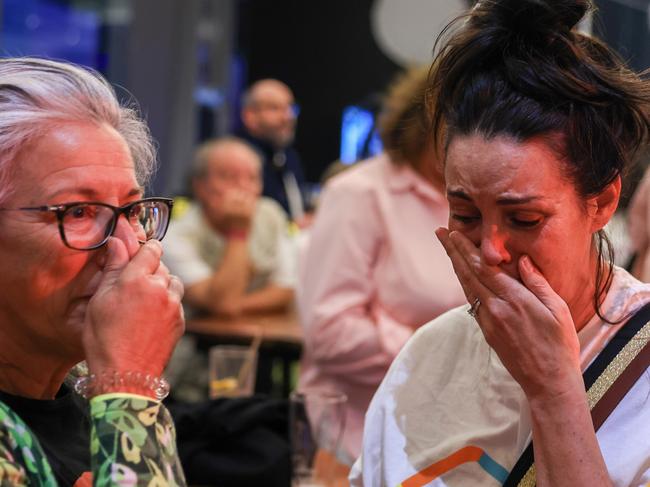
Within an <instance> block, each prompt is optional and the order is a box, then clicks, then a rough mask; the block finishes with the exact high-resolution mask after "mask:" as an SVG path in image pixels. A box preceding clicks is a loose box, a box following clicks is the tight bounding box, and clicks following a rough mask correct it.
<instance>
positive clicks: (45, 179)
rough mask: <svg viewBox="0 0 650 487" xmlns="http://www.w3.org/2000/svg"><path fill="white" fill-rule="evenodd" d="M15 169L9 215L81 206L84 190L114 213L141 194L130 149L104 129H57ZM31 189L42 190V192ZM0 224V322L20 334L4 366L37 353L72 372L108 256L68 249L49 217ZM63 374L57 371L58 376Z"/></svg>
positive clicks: (26, 216) (8, 218)
mask: <svg viewBox="0 0 650 487" xmlns="http://www.w3.org/2000/svg"><path fill="white" fill-rule="evenodd" d="M62 132H63V133H62ZM98 147H101V148H102V149H101V150H99V149H97V148H98ZM16 167H17V169H18V170H17V171H16V175H15V177H14V184H15V185H16V188H17V191H16V192H15V193H14V194H13V195H12V197H11V198H10V200H9V201H7V202H6V203H5V205H4V206H6V207H11V208H18V207H23V206H39V205H43V204H56V203H64V202H67V201H68V198H71V197H72V196H75V198H73V199H78V198H79V196H81V197H82V200H83V199H85V198H84V195H83V194H79V192H78V191H77V188H79V187H81V188H85V189H88V190H90V191H88V192H87V193H86V195H85V196H88V195H90V194H91V193H94V194H93V198H92V199H94V200H98V201H101V202H104V203H108V204H112V205H115V206H119V205H123V204H125V203H128V202H130V201H133V200H135V199H138V198H139V196H140V194H141V188H140V185H139V184H138V182H137V181H136V179H135V173H134V166H133V161H132V159H131V157H130V154H129V152H128V148H127V146H126V144H125V143H124V141H123V139H122V138H121V137H120V136H119V134H118V133H117V132H116V131H115V130H114V129H112V128H110V127H108V126H106V125H97V124H88V123H86V124H83V123H74V124H69V125H66V126H59V127H57V128H56V129H55V130H54V131H53V132H50V133H48V134H46V135H45V136H44V137H42V138H40V139H38V140H37V141H35V142H33V143H32V144H30V145H28V146H27V147H26V148H24V149H23V150H22V151H21V152H20V154H19V156H18V159H17V164H16ZM33 181H39V182H40V184H39V185H38V187H36V186H35V185H34V184H33ZM92 188H94V189H92ZM53 195H56V198H54V197H53ZM123 220H124V219H123V218H120V220H119V221H118V226H117V229H116V235H122V236H123V237H125V238H127V236H128V234H129V232H131V233H132V231H131V230H130V229H129V228H128V227H129V225H128V223H127V222H126V221H123ZM2 222H3V224H2V226H1V228H0V259H2V260H3V262H5V265H4V273H3V274H4V275H3V279H4V282H5V286H4V289H6V290H7V292H5V293H4V294H3V295H2V296H1V297H0V310H1V311H0V319H1V320H3V322H6V323H9V322H10V323H13V326H14V328H16V329H19V330H21V332H20V333H14V334H13V335H16V336H13V335H12V342H13V343H14V344H15V346H14V347H12V349H11V350H8V349H7V348H5V350H3V352H2V356H1V357H0V360H1V361H4V362H13V363H19V364H22V363H23V361H20V360H14V359H12V358H11V354H14V353H20V352H19V351H20V350H32V353H34V352H33V351H35V350H36V351H38V353H40V354H41V355H42V356H43V357H44V361H43V364H44V365H43V366H45V367H46V366H47V364H52V368H53V369H54V368H56V366H55V365H54V364H60V359H61V358H62V357H63V358H64V362H66V363H68V365H63V366H61V368H62V369H65V368H66V367H68V368H69V367H70V366H72V365H74V363H76V361H79V360H81V359H82V358H83V352H82V347H81V342H80V340H81V333H80V332H81V329H82V323H83V319H84V316H85V309H86V306H87V304H88V296H91V295H92V294H93V293H94V292H95V290H96V289H97V286H98V284H99V281H100V279H101V277H102V272H101V271H102V267H101V266H100V261H101V258H102V256H103V254H104V252H105V249H103V248H102V249H98V250H96V251H90V252H87V251H76V250H72V249H69V248H67V247H65V245H64V244H63V242H62V241H61V238H60V235H59V229H58V225H57V223H56V217H54V215H52V214H45V213H32V212H20V211H16V212H3V215H2ZM128 238H130V237H128ZM133 238H135V237H133ZM9 243H10V244H9ZM129 245H132V244H129ZM27 282H28V283H29V284H28V285H27V284H26V283H27ZM14 289H15V290H16V291H15V292H12V290H14ZM25 289H28V290H29V292H27V293H25V292H24V290H25ZM18 290H22V291H23V292H18ZM16 293H18V294H16ZM61 324H63V326H61ZM6 354H9V356H8V357H7V356H6ZM55 356H56V357H58V358H57V359H55V358H54V357H55ZM63 372H64V371H63ZM58 373H59V371H56V370H53V374H54V375H56V374H58ZM24 375H25V376H30V372H29V371H25V372H24ZM40 379H42V377H41V378H40ZM40 379H39V380H40ZM54 382H56V380H54ZM57 388H58V386H57Z"/></svg>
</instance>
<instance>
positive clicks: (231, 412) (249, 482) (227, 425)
mask: <svg viewBox="0 0 650 487" xmlns="http://www.w3.org/2000/svg"><path fill="white" fill-rule="evenodd" d="M166 406H167V408H168V409H169V411H170V413H171V415H172V417H173V418H174V423H175V424H176V443H177V445H178V455H179V457H180V459H181V462H182V464H183V469H184V470H185V477H186V478H187V482H188V484H189V485H192V484H194V485H215V486H219V487H249V486H250V487H252V486H255V487H257V486H259V485H264V486H265V487H286V486H288V485H290V483H291V480H290V477H291V465H290V454H289V424H288V421H289V408H288V401H287V400H285V399H270V398H267V397H264V396H254V397H246V398H235V399H213V400H211V401H206V402H202V403H198V404H187V403H173V402H171V401H166Z"/></svg>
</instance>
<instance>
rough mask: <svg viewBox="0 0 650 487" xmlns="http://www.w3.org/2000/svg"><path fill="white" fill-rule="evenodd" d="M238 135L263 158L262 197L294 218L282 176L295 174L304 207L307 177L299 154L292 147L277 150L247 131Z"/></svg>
mask: <svg viewBox="0 0 650 487" xmlns="http://www.w3.org/2000/svg"><path fill="white" fill-rule="evenodd" d="M237 135H238V136H239V137H241V138H242V139H244V140H246V141H247V142H248V143H250V144H251V145H252V146H253V147H255V148H256V149H257V151H258V152H259V153H260V155H261V156H262V163H263V182H264V188H263V190H262V195H263V196H267V197H269V198H273V199H274V200H275V201H277V202H278V203H279V204H280V205H281V206H282V208H284V211H286V212H287V214H288V215H289V216H294V215H291V212H290V210H289V199H288V198H287V192H286V190H285V188H284V181H283V179H282V176H283V175H284V173H285V172H290V173H293V176H294V177H295V178H296V182H297V183H298V187H299V188H300V192H301V195H302V198H303V206H304V204H305V201H304V191H305V176H304V175H303V172H302V163H301V162H300V156H299V155H298V153H297V152H296V151H295V150H294V149H293V148H292V147H285V148H283V149H275V148H274V147H273V146H272V145H271V144H269V143H268V142H265V141H263V140H260V139H258V138H255V137H253V136H252V135H250V134H249V133H248V132H246V131H245V130H242V131H240V132H239V133H238V134H237Z"/></svg>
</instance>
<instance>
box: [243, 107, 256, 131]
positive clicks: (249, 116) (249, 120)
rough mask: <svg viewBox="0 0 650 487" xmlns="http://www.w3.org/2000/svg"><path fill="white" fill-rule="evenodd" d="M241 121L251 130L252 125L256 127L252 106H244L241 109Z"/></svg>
mask: <svg viewBox="0 0 650 487" xmlns="http://www.w3.org/2000/svg"><path fill="white" fill-rule="evenodd" d="M240 115H241V121H242V123H243V124H244V126H245V127H246V128H248V129H249V130H250V128H251V127H253V129H254V128H255V113H253V109H252V108H250V107H244V108H242V109H241V114H240Z"/></svg>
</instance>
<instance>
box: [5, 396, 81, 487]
mask: <svg viewBox="0 0 650 487" xmlns="http://www.w3.org/2000/svg"><path fill="white" fill-rule="evenodd" d="M0 400H1V401H3V402H4V403H6V404H7V405H8V406H9V407H10V408H11V409H13V410H14V411H15V412H16V414H18V416H20V418H21V419H22V420H23V421H24V422H25V424H27V425H28V426H29V428H30V429H31V430H32V432H33V433H34V434H35V435H36V437H37V438H38V441H39V442H40V443H41V446H42V447H43V451H44V452H45V455H46V456H47V459H48V461H49V462H50V465H51V466H52V471H53V473H54V476H55V477H56V480H57V482H58V484H59V485H60V486H71V485H73V484H74V483H75V482H76V481H77V479H78V478H79V477H80V476H81V474H82V473H84V472H90V471H91V466H90V417H89V413H88V407H87V403H86V401H85V400H84V399H83V398H81V397H79V396H78V395H77V394H75V393H74V392H72V391H71V390H70V389H69V388H68V387H67V386H66V385H65V384H63V385H62V386H61V389H60V390H59V392H58V393H57V395H56V397H55V398H54V399H52V400H43V399H30V398H26V397H20V396H14V395H12V394H8V393H6V392H2V391H0Z"/></svg>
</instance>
